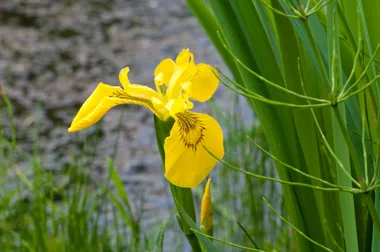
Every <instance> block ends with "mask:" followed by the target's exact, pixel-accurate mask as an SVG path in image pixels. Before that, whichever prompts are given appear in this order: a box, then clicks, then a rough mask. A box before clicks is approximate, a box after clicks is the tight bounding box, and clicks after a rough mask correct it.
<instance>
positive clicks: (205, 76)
mask: <svg viewBox="0 0 380 252" xmlns="http://www.w3.org/2000/svg"><path fill="white" fill-rule="evenodd" d="M215 74H217V73H216V72H215V70H214V68H213V67H212V66H210V65H207V64H197V65H196V66H195V73H194V76H193V78H192V79H191V83H192V88H191V95H190V98H191V99H194V100H196V101H200V102H205V101H207V100H208V99H210V98H211V97H212V95H213V94H214V93H215V91H216V89H217V88H218V83H219V80H218V77H217V76H216V75H215Z"/></svg>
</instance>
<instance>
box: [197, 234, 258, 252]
mask: <svg viewBox="0 0 380 252" xmlns="http://www.w3.org/2000/svg"><path fill="white" fill-rule="evenodd" d="M190 230H191V231H193V232H195V233H197V234H200V235H203V236H204V237H207V238H209V239H211V240H214V241H217V242H220V243H224V244H227V245H230V246H231V247H235V248H240V249H244V250H245V251H256V252H264V251H263V250H260V249H255V248H250V247H245V246H242V245H239V244H235V243H232V242H229V241H225V240H221V239H218V238H215V237H213V236H211V235H207V234H205V233H202V232H199V231H198V230H195V229H193V228H190Z"/></svg>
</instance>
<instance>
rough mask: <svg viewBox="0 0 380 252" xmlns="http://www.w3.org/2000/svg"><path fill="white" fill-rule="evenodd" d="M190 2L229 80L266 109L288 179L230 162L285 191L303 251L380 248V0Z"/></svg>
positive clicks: (272, 142)
mask: <svg viewBox="0 0 380 252" xmlns="http://www.w3.org/2000/svg"><path fill="white" fill-rule="evenodd" d="M187 3H188V5H189V7H190V8H191V9H192V11H193V12H194V14H195V15H196V16H197V18H198V19H199V20H200V23H201V24H202V25H203V27H204V28H205V31H206V32H207V34H208V35H209V36H210V38H211V40H212V41H213V42H214V44H215V46H216V48H217V50H218V51H219V53H220V54H221V55H222V57H223V59H224V60H225V62H226V64H227V65H228V67H229V68H230V71H231V73H232V75H233V76H234V79H235V80H233V79H231V78H229V77H228V76H226V75H225V74H224V73H222V72H221V71H220V70H219V76H220V80H221V82H222V83H223V84H225V86H226V87H228V88H230V89H231V90H233V91H235V92H236V93H238V94H240V95H243V96H245V97H247V98H248V100H249V104H250V106H251V107H252V109H253V110H254V111H255V112H256V114H257V118H258V120H259V121H260V123H261V125H262V128H263V131H264V134H265V136H266V138H267V141H268V144H269V148H270V150H271V152H270V153H266V154H270V156H271V157H272V158H273V159H274V160H275V161H276V168H277V172H278V175H279V179H276V178H268V177H265V176H260V175H258V174H256V173H252V172H249V171H247V168H246V167H242V168H243V169H240V168H238V167H236V166H235V165H232V164H231V162H228V160H227V161H223V164H225V165H226V166H227V167H229V168H231V169H234V170H235V171H239V172H241V173H243V174H245V175H246V176H249V177H251V178H250V179H252V177H253V178H261V179H265V180H272V181H277V182H279V183H281V184H282V185H283V186H282V188H283V198H284V202H285V212H286V216H287V219H289V220H290V224H291V226H292V227H293V231H294V234H293V235H292V236H291V237H290V239H291V240H292V244H293V245H292V247H295V248H296V250H297V251H320V250H323V249H325V248H328V249H331V250H333V251H342V250H344V251H370V250H371V246H372V251H378V250H379V242H378V239H377V236H378V235H380V225H379V224H378V223H380V222H379V219H378V213H379V211H380V205H379V204H380V203H379V198H378V197H379V196H378V194H379V192H378V189H377V187H378V176H379V174H378V170H379V169H378V165H379V146H378V142H379V139H378V138H379V129H380V127H379V124H378V120H379V115H380V110H379V95H380V94H379V90H380V89H379V86H378V78H380V75H379V74H378V71H379V67H378V59H377V56H378V47H379V46H378V41H379V39H378V38H379V36H380V31H379V29H377V26H378V20H379V17H378V15H377V14H375V13H378V11H379V8H380V5H379V4H378V3H377V1H361V0H358V1H351V0H330V1H328V0H320V1H316V0H251V1H249V0H243V1H223V0H210V1H208V4H206V3H205V2H204V0H194V1H187ZM205 9H207V11H205ZM221 45H223V46H221ZM233 63H234V64H233ZM258 147H259V148H260V149H263V148H261V147H260V146H258ZM252 148H253V146H252ZM263 150H264V151H265V149H263ZM228 151H230V150H228ZM238 166H240V165H238ZM269 201H270V200H269ZM376 211H377V214H376ZM252 216H253V215H252ZM252 216H251V218H253V217H252ZM247 218H248V217H247ZM264 249H266V248H264Z"/></svg>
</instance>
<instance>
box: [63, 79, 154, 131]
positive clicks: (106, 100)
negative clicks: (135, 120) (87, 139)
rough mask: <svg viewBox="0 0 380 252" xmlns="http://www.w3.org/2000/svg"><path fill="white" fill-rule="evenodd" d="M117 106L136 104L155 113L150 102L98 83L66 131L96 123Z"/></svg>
mask: <svg viewBox="0 0 380 252" xmlns="http://www.w3.org/2000/svg"><path fill="white" fill-rule="evenodd" d="M119 104H137V105H141V106H145V107H147V108H149V109H151V110H152V111H153V112H156V111H155V110H154V108H153V105H152V102H151V100H148V99H143V98H140V97H134V96H131V95H129V94H128V93H126V92H125V91H124V90H123V89H122V88H120V87H114V86H110V85H106V84H103V83H100V84H99V85H98V87H97V88H96V89H95V90H94V92H93V93H92V94H91V95H90V97H88V99H87V100H86V101H85V103H84V104H83V105H82V107H81V108H80V109H79V112H78V114H77V115H76V117H75V118H74V120H73V122H72V123H71V126H70V128H69V129H68V131H69V132H74V131H77V130H81V129H84V128H87V127H89V126H91V125H93V124H95V123H97V122H98V121H99V120H100V119H101V118H102V117H103V116H104V114H105V113H106V112H107V111H108V110H110V109H111V108H112V107H114V106H116V105H119Z"/></svg>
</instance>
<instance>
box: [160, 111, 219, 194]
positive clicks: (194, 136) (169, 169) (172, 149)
mask: <svg viewBox="0 0 380 252" xmlns="http://www.w3.org/2000/svg"><path fill="white" fill-rule="evenodd" d="M175 118H176V120H175V123H174V125H173V128H172V130H171V132H170V136H169V137H167V138H166V139H165V144H164V149H165V177H166V178H167V179H168V180H169V181H170V182H171V183H172V184H174V185H176V186H179V187H187V188H194V187H196V186H198V185H199V184H200V183H201V182H202V180H204V179H205V178H206V176H207V175H208V174H209V173H210V171H211V170H212V169H213V168H214V166H215V164H216V163H217V162H218V161H217V160H216V159H215V158H214V157H213V156H211V155H210V153H208V152H207V151H206V150H205V148H204V147H203V146H206V147H207V148H208V149H209V150H210V151H211V152H212V153H213V154H214V155H216V156H217V157H218V158H223V156H224V147H223V131H222V129H221V127H220V126H219V123H218V122H217V121H216V120H215V119H214V118H212V117H211V116H209V115H206V114H200V113H193V112H188V111H186V112H183V113H178V114H176V115H175Z"/></svg>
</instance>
